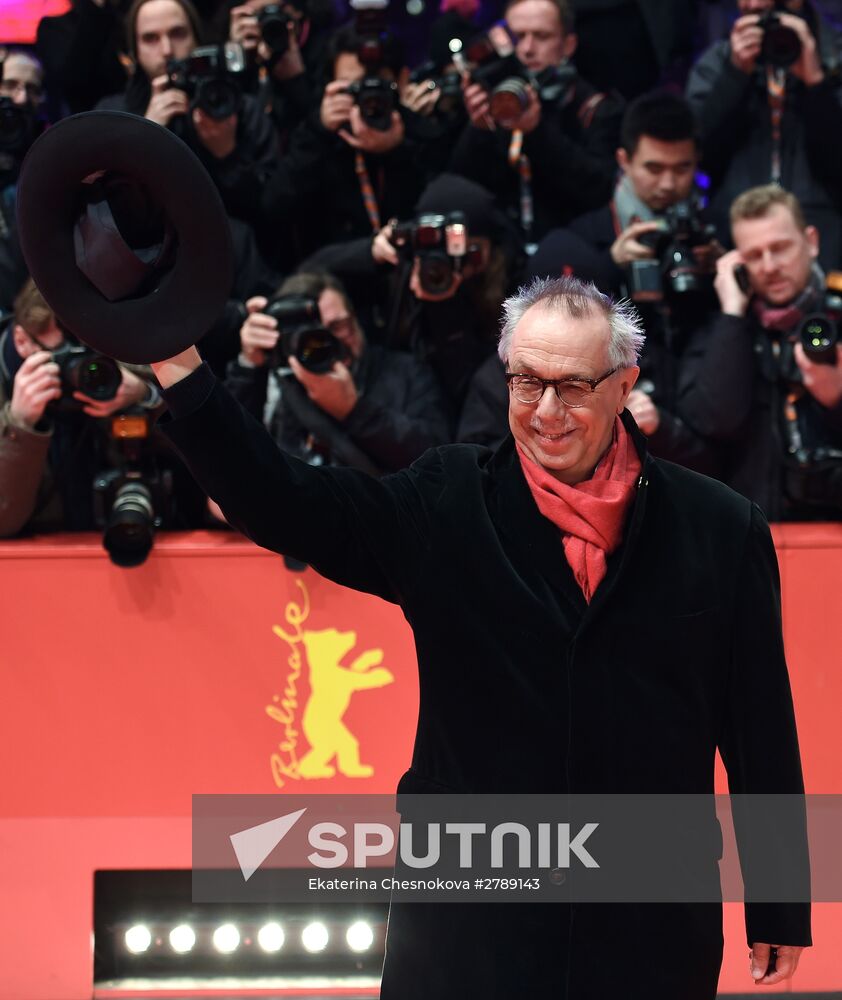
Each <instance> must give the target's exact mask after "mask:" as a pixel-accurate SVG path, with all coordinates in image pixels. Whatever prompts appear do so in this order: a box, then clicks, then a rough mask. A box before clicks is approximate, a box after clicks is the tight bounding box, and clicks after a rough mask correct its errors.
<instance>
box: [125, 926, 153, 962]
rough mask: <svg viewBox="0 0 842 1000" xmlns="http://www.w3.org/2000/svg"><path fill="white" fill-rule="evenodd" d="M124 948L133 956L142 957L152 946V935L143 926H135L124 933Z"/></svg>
mask: <svg viewBox="0 0 842 1000" xmlns="http://www.w3.org/2000/svg"><path fill="white" fill-rule="evenodd" d="M125 940H126V948H127V949H128V950H129V951H130V952H131V953H132V954H133V955H142V954H143V952H145V951H148V950H149V945H151V944H152V934H151V933H150V931H149V928H148V927H146V926H145V925H144V924H135V925H134V927H130V928H129V929H128V930H127V931H126V938H125Z"/></svg>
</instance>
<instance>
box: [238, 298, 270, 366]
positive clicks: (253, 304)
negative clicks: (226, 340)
mask: <svg viewBox="0 0 842 1000" xmlns="http://www.w3.org/2000/svg"><path fill="white" fill-rule="evenodd" d="M268 302H269V300H268V299H267V298H266V297H265V296H263V295H255V296H254V297H253V298H251V299H249V300H248V302H246V312H247V313H248V316H247V317H246V321H245V323H243V325H242V326H241V327H240V354H241V355H242V357H243V358H244V359H245V360H246V361H247V362H248V363H249V364H250V365H254V366H255V367H256V368H260V367H261V365H265V364H266V360H267V358H268V354H269V351H271V350H273V349H274V348H275V347H276V346H277V343H278V337H279V333H278V321H277V320H276V319H274V318H273V317H272V316H266V315H264V313H263V312H261V310H262V309H265V308H266V305H267V304H268Z"/></svg>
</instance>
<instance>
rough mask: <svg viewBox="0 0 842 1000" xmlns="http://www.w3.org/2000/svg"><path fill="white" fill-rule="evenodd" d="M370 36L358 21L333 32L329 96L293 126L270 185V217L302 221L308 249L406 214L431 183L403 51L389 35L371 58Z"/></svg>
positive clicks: (269, 219) (266, 210) (266, 206)
mask: <svg viewBox="0 0 842 1000" xmlns="http://www.w3.org/2000/svg"><path fill="white" fill-rule="evenodd" d="M364 42H365V38H364V36H361V35H359V34H358V33H357V32H356V30H355V29H354V27H353V26H346V27H344V28H340V29H339V31H337V32H336V33H335V34H334V35H333V36H332V38H331V40H330V44H329V47H328V57H327V60H328V61H327V66H328V73H329V82H328V83H327V85H326V86H325V88H324V93H323V95H322V98H321V103H320V105H319V107H318V109H316V110H314V111H313V112H312V113H311V114H310V115H308V117H307V118H306V119H305V120H304V121H303V122H302V123H301V124H300V125H299V126H298V127H297V128H296V129H295V131H294V132H293V133H292V136H291V137H290V144H289V149H288V150H287V153H286V155H285V156H284V157H283V159H282V161H281V163H280V165H279V169H278V171H277V172H276V174H275V176H274V177H273V178H272V179H271V180H270V181H269V183H268V184H267V185H266V187H265V189H264V192H263V209H264V213H265V217H266V220H267V222H268V223H269V224H270V225H274V224H278V225H281V224H284V223H286V222H288V220H289V219H290V218H291V217H294V218H295V219H296V220H297V221H298V228H299V232H300V237H301V244H302V245H301V256H304V255H305V254H307V253H313V252H314V251H315V250H317V249H318V248H319V247H322V246H324V245H325V244H328V243H336V242H339V241H341V240H348V239H354V238H356V237H362V236H371V235H372V234H374V233H376V232H378V231H379V230H380V229H381V228H382V226H383V225H384V224H385V222H386V220H387V219H389V218H391V217H397V218H405V217H406V216H407V215H408V214H409V213H410V212H411V210H412V206H413V205H414V203H415V200H416V198H417V197H418V194H419V193H420V191H421V188H422V187H423V169H422V167H421V165H420V163H419V157H418V149H417V147H416V145H415V143H413V142H411V141H409V140H408V139H407V135H406V132H407V130H406V120H407V118H408V117H409V116H411V115H412V112H411V111H409V110H408V109H406V108H404V107H402V106H400V105H399V103H398V96H397V84H396V80H397V78H398V76H399V75H400V73H401V71H402V70H403V67H404V64H403V55H402V52H401V51H400V49H399V47H398V45H397V43H396V42H395V40H394V39H392V38H386V39H385V40H381V41H380V42H379V43H378V45H379V52H378V53H377V54H376V55H377V57H376V59H375V60H374V61H373V62H372V61H367V62H364V61H363V58H361V55H362V53H363V50H364Z"/></svg>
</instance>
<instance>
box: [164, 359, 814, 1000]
mask: <svg viewBox="0 0 842 1000" xmlns="http://www.w3.org/2000/svg"><path fill="white" fill-rule="evenodd" d="M167 397H168V402H169V403H170V406H171V410H172V414H173V416H174V419H171V420H169V422H168V423H167V424H166V432H167V434H168V435H169V437H170V438H171V440H172V441H173V443H174V444H175V446H176V447H177V449H178V450H179V451H180V452H181V454H182V455H183V457H184V458H185V460H186V461H187V463H188V465H189V466H190V468H191V469H192V471H193V473H194V475H195V476H196V478H197V479H198V481H199V483H200V484H201V485H202V486H203V487H204V488H205V489H206V490H207V492H208V493H209V494H210V495H211V496H212V497H213V499H214V500H216V501H217V502H218V503H219V504H220V506H221V507H222V509H223V511H224V512H225V515H226V517H227V518H228V519H229V521H230V522H231V523H232V524H233V525H234V526H236V527H237V528H239V529H241V530H242V531H244V532H245V533H246V534H247V535H248V536H249V537H250V538H252V539H253V540H254V541H255V542H256V543H257V544H259V545H262V546H265V547H267V548H269V549H273V550H275V551H278V552H283V553H285V554H288V555H290V556H293V557H294V558H297V559H300V560H302V561H305V562H307V563H309V564H310V565H312V566H313V567H314V568H315V569H317V570H318V572H320V573H321V574H323V575H324V576H326V577H328V578H330V579H332V580H334V581H336V582H337V583H340V584H343V585H345V586H349V587H353V588H355V589H357V590H361V591H365V592H368V593H371V594H376V595H378V596H379V597H382V598H383V599H385V600H387V601H391V602H393V603H396V604H399V605H400V606H401V608H402V609H403V612H404V614H405V616H406V618H407V620H408V621H409V623H410V625H411V626H412V628H413V630H414V633H415V643H416V650H417V655H418V669H419V688H420V707H419V717H418V728H417V732H416V738H415V749H414V752H413V756H412V764H411V767H410V768H409V770H408V771H407V772H406V774H405V775H404V777H403V778H402V779H401V782H400V785H399V791H400V792H427V791H436V792H442V791H444V792H448V791H450V792H463V793H464V792H474V793H504V792H510V793H514V792H520V793H563V792H567V791H570V792H574V793H584V792H588V793H599V792H616V793H622V792H625V793H631V792H654V793H665V794H668V793H700V794H703V793H711V792H712V791H713V787H714V785H713V782H714V755H715V751H716V748H717V746H718V747H719V749H720V751H721V753H722V756H723V759H724V761H725V764H726V767H727V769H728V773H729V780H730V785H731V790H732V792H758V793H759V792H799V791H801V790H802V788H803V785H802V778H801V766H800V761H799V753H798V745H797V738H796V730H795V722H794V717H793V709H792V701H791V697H790V688H789V681H788V677H787V670H786V664H785V660H784V652H783V642H782V637H781V625H780V608H779V581H778V573H777V563H776V559H775V552H774V548H773V545H772V541H771V537H770V534H769V530H768V526H767V524H766V522H765V520H764V518H763V515H762V514H761V513H760V511H759V509H758V508H757V507H756V506H754V505H752V504H751V503H750V502H749V501H748V500H745V499H744V498H743V497H740V496H739V495H737V494H736V493H733V492H732V491H731V490H729V489H728V488H727V487H725V486H723V485H722V484H720V483H717V482H714V481H713V480H710V479H707V478H705V477H703V476H700V475H697V474H695V473H693V472H690V471H688V470H686V469H683V468H680V467H678V466H675V465H671V464H669V463H667V462H662V461H659V460H655V459H652V458H651V457H648V456H646V455H645V447H644V444H643V439H642V436H641V435H640V434H639V433H638V432H637V429H636V427H635V425H634V422H633V421H632V419H631V417H630V415H629V414H628V413H627V412H626V413H624V415H623V419H624V423H625V425H626V427H627V428H628V429H629V431H630V432H631V433H632V434H633V436H634V440H635V444H636V447H637V448H638V450H639V451H640V453H641V456H642V458H643V460H644V465H643V473H642V475H641V477H640V479H639V483H638V490H637V496H636V498H635V501H634V505H633V508H632V510H631V513H630V515H629V521H628V523H627V526H626V531H625V539H624V542H623V544H622V546H621V548H620V549H619V550H618V551H617V552H616V553H615V554H614V555H613V556H611V557H610V558H609V569H608V575H607V577H606V578H605V580H604V581H603V582H602V583H601V584H600V586H599V587H598V589H597V591H596V593H595V595H594V598H593V600H592V602H591V604H590V605H586V603H585V601H584V598H583V597H582V594H581V592H580V590H579V588H578V587H577V585H576V584H575V582H574V579H573V576H572V573H571V572H570V569H569V568H568V565H567V562H566V560H565V557H564V551H563V547H562V543H561V539H560V535H559V533H558V531H557V529H556V528H555V527H554V526H553V525H552V524H551V523H550V522H549V521H548V520H546V519H545V518H544V517H543V516H542V515H541V514H540V513H539V512H538V509H537V507H536V505H535V503H534V501H533V499H532V496H531V494H530V492H529V488H528V486H527V484H526V482H525V480H524V477H523V474H522V472H521V468H520V463H519V461H518V458H517V454H516V452H515V449H514V445H513V442H512V440H511V438H509V439H507V441H506V442H504V444H503V445H502V446H501V447H500V448H499V449H498V450H497V451H496V452H492V451H490V450H488V449H485V448H481V447H478V446H473V445H450V446H444V447H441V448H438V449H434V450H431V451H429V452H427V453H426V454H425V455H424V456H423V457H422V458H421V459H420V460H419V461H417V462H416V463H415V464H414V465H413V466H412V467H411V468H410V469H408V470H405V471H402V472H399V473H396V474H395V475H392V476H387V477H385V478H383V479H380V480H375V479H371V478H368V477H367V476H365V475H364V474H362V473H358V472H354V471H351V470H345V469H313V468H311V467H310V466H307V465H304V464H303V463H300V462H296V461H295V460H293V459H290V458H287V457H285V456H284V455H283V454H282V453H281V452H280V451H279V450H278V449H277V447H276V445H275V444H274V442H273V441H272V440H271V438H270V437H269V436H268V434H267V433H266V432H265V430H264V429H263V427H262V426H260V424H259V423H257V422H256V421H255V420H253V418H251V417H250V416H248V415H247V414H246V413H245V412H244V411H243V410H241V409H240V408H239V406H238V405H237V404H236V403H235V402H234V401H233V399H232V398H231V397H230V396H229V395H228V394H227V393H226V392H225V390H224V389H223V388H222V387H220V386H219V385H217V384H215V383H214V381H213V379H212V378H211V376H210V372H209V370H208V369H207V368H204V367H203V368H201V369H199V371H198V372H195V373H193V375H191V376H190V377H189V378H187V379H185V380H184V381H182V382H181V383H178V384H177V385H176V386H175V387H173V388H172V389H170V390H168V391H167ZM407 722H408V724H409V722H410V720H407ZM716 856H717V854H716V851H715V850H713V852H712V855H711V858H710V862H711V865H712V866H713V865H714V864H715V859H716ZM747 930H748V938H749V940H756V941H766V942H771V943H788V944H808V943H809V933H810V932H809V910H808V906H807V905H806V904H804V905H801V904H797V905H795V904H793V905H787V906H773V905H768V904H767V905H765V906H763V907H758V906H749V907H747ZM721 950H722V928H721V912H720V906H719V904H704V905H672V904H670V905H665V904H657V905H653V904H645V905H644V904H641V905H638V904H623V905H606V904H591V905H582V904H578V903H574V904H569V905H562V904H532V905H527V904H513V903H502V904H496V905H488V904H473V903H472V904H455V903H451V904H444V905H441V904H435V903H429V904H428V903H424V904H418V903H401V904H398V903H393V905H392V908H391V912H390V918H389V927H388V936H387V944H386V961H385V967H384V972H383V985H382V997H383V1000H416V998H417V1000H422V998H423V1000H431V998H435V1000H451V998H452V1000H456V998H460V1000H461V998H464V997H465V996H466V995H473V996H481V997H483V998H484V1000H487V998H500V1000H504V998H506V1000H509V998H513V997H522V996H523V997H526V996H528V997H542V998H543V997H546V998H550V997H552V998H553V1000H564V998H569V1000H585V998H588V1000H590V998H593V1000H596V998H600V1000H606V998H607V997H610V996H622V997H624V998H640V1000H643V998H647V1000H650V998H658V1000H676V998H679V997H680V998H681V1000H712V998H713V997H714V995H715V993H716V982H717V977H718V973H719V966H720V961H721Z"/></svg>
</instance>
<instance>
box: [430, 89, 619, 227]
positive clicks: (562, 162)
mask: <svg viewBox="0 0 842 1000" xmlns="http://www.w3.org/2000/svg"><path fill="white" fill-rule="evenodd" d="M622 114H623V104H622V101H621V100H620V99H619V98H617V97H613V96H608V95H605V94H598V93H597V91H596V90H595V89H594V88H593V87H591V86H590V84H588V83H587V82H586V81H584V80H582V79H577V80H576V82H575V83H574V84H573V86H572V87H571V89H570V90H569V91H568V96H567V98H563V99H562V100H561V101H560V102H558V103H555V104H544V105H543V107H542V109H541V121H540V122H539V124H538V126H537V128H535V129H534V130H533V131H532V132H530V133H529V134H528V135H525V136H524V137H523V152H524V153H525V154H526V155H527V156H528V157H529V161H530V164H531V169H532V198H533V202H534V215H535V221H534V224H533V227H532V233H531V238H532V239H533V240H535V241H537V240H539V239H541V237H542V236H543V235H544V234H545V233H547V232H548V231H549V230H550V229H553V228H554V227H556V226H563V225H566V224H567V223H568V222H570V220H571V219H574V218H575V217H576V216H577V215H580V214H581V213H582V212H586V211H588V210H589V209H591V208H597V207H598V206H599V205H604V204H605V203H606V202H607V201H608V200H609V199H610V198H611V192H612V189H613V186H614V175H615V173H616V169H617V163H616V160H615V153H616V150H617V146H618V144H619V139H620V120H621V118H622ZM511 138H512V134H511V132H508V131H506V130H505V129H496V130H495V131H494V132H489V131H486V130H485V129H478V128H474V126H473V125H468V126H467V127H466V128H465V130H464V132H463V133H462V135H461V137H460V139H459V142H458V144H457V146H456V149H455V150H454V152H453V157H452V159H451V161H450V170H452V171H453V172H454V173H457V174H462V175H463V176H464V177H468V178H469V179H470V180H473V181H476V182H477V183H478V184H481V185H482V186H483V187H485V188H487V189H488V190H489V191H493V192H495V194H496V195H497V199H498V204H499V205H500V207H501V208H503V209H504V210H505V211H506V212H507V213H508V214H509V216H510V217H511V218H512V219H513V220H514V221H516V222H517V223H518V224H519V223H520V190H521V184H520V180H521V178H520V172H519V171H518V170H517V169H516V168H515V167H512V166H511V165H510V164H509V155H508V154H509V143H510V141H511Z"/></svg>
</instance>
